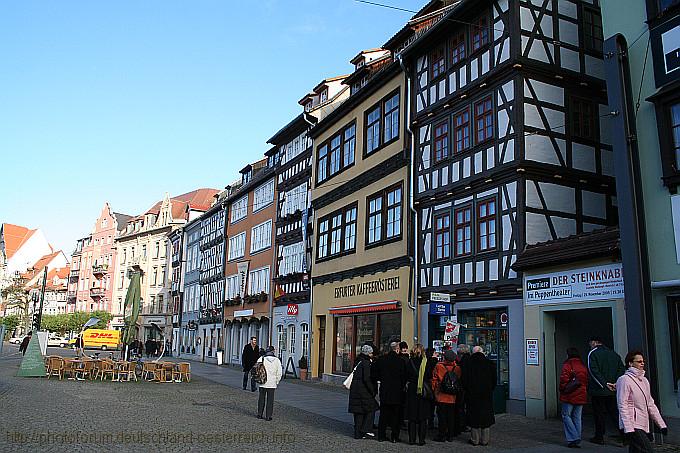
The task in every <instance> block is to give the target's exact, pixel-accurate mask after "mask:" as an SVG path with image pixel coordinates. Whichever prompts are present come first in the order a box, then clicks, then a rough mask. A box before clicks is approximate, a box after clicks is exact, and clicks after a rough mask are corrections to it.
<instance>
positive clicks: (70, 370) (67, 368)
mask: <svg viewBox="0 0 680 453" xmlns="http://www.w3.org/2000/svg"><path fill="white" fill-rule="evenodd" d="M76 364H77V361H76V360H74V359H64V368H63V375H64V376H66V375H67V374H68V378H69V379H75V378H76V372H77V371H78V369H77V368H76Z"/></svg>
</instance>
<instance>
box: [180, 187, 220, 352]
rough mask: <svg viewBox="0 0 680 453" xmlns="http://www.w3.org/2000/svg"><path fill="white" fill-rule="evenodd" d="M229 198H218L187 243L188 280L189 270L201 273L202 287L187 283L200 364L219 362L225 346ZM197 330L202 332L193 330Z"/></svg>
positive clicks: (189, 331)
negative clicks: (224, 309)
mask: <svg viewBox="0 0 680 453" xmlns="http://www.w3.org/2000/svg"><path fill="white" fill-rule="evenodd" d="M227 195H228V191H227V190H225V191H222V192H221V193H220V194H219V195H218V196H217V197H216V199H215V203H214V204H213V206H212V207H211V208H210V209H209V210H208V211H207V212H206V213H205V214H204V215H203V217H202V218H201V222H200V224H199V225H198V226H199V229H198V231H197V232H195V233H194V237H193V238H191V237H189V238H188V239H187V274H186V279H187V280H190V279H191V278H190V276H189V269H192V270H193V271H198V277H199V282H198V285H196V284H195V283H196V282H194V284H193V285H191V284H190V283H189V282H187V283H186V287H185V294H187V310H188V311H187V314H188V318H187V323H186V326H187V327H186V328H185V330H186V331H187V334H188V338H187V341H188V343H189V345H191V351H192V353H193V351H194V350H195V351H196V352H195V354H197V355H198V357H199V358H200V360H203V361H206V360H207V361H211V362H215V361H217V355H218V354H217V353H218V349H222V344H223V337H222V327H223V326H222V324H223V319H224V318H223V307H224V284H225V276H224V269H225V253H226V236H225V234H226V222H225V220H226V218H227V212H226V206H227V205H226V203H225V198H226V197H227ZM190 244H192V245H190ZM189 261H191V265H190V266H191V267H189ZM191 286H194V291H193V292H190V291H191ZM192 297H193V301H192V300H191V298H192ZM196 323H198V327H196ZM196 328H197V329H198V331H196V330H193V329H196Z"/></svg>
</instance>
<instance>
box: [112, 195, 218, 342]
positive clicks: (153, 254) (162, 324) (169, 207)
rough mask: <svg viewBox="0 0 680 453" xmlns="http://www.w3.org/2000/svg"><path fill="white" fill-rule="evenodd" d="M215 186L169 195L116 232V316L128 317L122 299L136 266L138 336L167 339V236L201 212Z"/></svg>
mask: <svg viewBox="0 0 680 453" xmlns="http://www.w3.org/2000/svg"><path fill="white" fill-rule="evenodd" d="M216 192H217V191H216V190H214V189H198V190H194V191H192V192H188V193H186V194H183V195H179V196H177V197H173V198H170V197H169V196H168V195H166V196H165V198H164V199H163V200H161V201H159V202H157V203H156V204H155V205H154V206H152V207H151V208H150V209H149V210H148V211H146V212H145V213H144V214H142V215H139V216H136V217H133V218H131V219H130V220H128V222H127V223H126V224H125V227H124V228H123V229H122V230H121V231H120V232H119V233H118V234H117V236H116V239H115V249H116V253H117V255H118V256H117V261H116V262H117V263H119V264H117V265H116V284H115V288H114V292H113V297H114V300H115V301H116V303H115V306H116V307H122V311H121V312H118V313H115V314H116V315H117V316H127V315H129V313H125V307H124V301H125V295H126V293H127V288H128V286H129V283H130V276H129V272H128V271H129V270H131V269H132V268H139V269H140V270H141V271H142V277H141V299H142V302H141V304H140V307H141V308H140V316H139V318H138V325H137V328H138V338H139V339H141V340H142V341H145V340H146V339H148V338H151V339H154V340H163V341H170V340H171V338H172V319H171V315H172V306H173V305H172V301H171V300H170V291H171V287H170V284H169V282H170V279H169V277H168V270H169V268H168V260H167V257H166V254H167V253H168V249H169V246H168V243H167V241H168V235H169V234H170V233H171V232H172V231H173V230H176V229H178V228H181V227H182V226H183V225H184V224H185V223H186V222H187V220H188V219H189V218H190V217H191V215H192V213H193V212H196V211H198V212H204V211H205V210H206V209H208V207H209V206H210V204H211V202H212V201H211V200H212V197H213V195H214V194H215V193H216Z"/></svg>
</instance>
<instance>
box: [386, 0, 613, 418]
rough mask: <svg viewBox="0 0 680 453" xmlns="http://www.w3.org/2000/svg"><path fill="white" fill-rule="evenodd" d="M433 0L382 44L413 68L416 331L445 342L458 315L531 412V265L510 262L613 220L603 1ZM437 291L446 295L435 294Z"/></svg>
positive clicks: (515, 403)
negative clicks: (527, 336) (527, 312)
mask: <svg viewBox="0 0 680 453" xmlns="http://www.w3.org/2000/svg"><path fill="white" fill-rule="evenodd" d="M436 3H437V2H434V3H430V4H429V8H433V7H435V8H436V7H438V8H440V9H438V10H434V11H422V12H421V13H420V15H417V16H416V17H415V18H414V19H413V20H411V22H410V23H409V28H410V30H403V31H402V32H401V33H400V34H398V35H396V36H395V37H394V38H393V39H392V40H391V41H390V42H389V43H388V45H387V46H388V47H392V48H395V49H399V48H403V49H404V50H402V51H399V57H400V58H401V59H402V60H403V61H404V63H405V65H406V66H407V68H408V79H409V92H410V105H411V108H412V110H411V115H410V129H411V130H412V132H413V134H414V140H413V145H414V149H413V165H414V179H413V182H414V186H415V191H414V206H415V209H416V211H417V214H416V238H417V245H416V250H415V265H416V272H417V276H418V282H417V288H418V297H419V299H420V305H419V319H420V321H421V322H420V325H421V329H420V337H421V339H422V340H423V342H424V343H427V344H428V345H431V346H432V345H436V344H437V343H433V342H438V343H439V342H443V341H444V340H445V326H446V321H453V322H456V323H458V324H459V327H461V329H460V332H459V335H458V336H457V338H455V339H453V340H452V341H454V342H458V343H459V344H460V343H466V344H470V345H481V346H483V347H484V348H485V351H486V353H487V356H488V357H489V358H490V359H491V360H493V361H495V362H496V366H497V373H498V376H497V378H498V382H499V384H500V385H499V389H498V392H501V394H499V395H497V396H496V400H497V401H499V403H500V402H501V401H502V402H504V401H506V400H507V410H509V411H511V412H516V413H525V412H526V406H527V404H528V403H527V402H526V399H527V398H530V397H531V396H529V395H527V396H525V373H524V367H523V366H521V365H519V366H517V365H514V364H522V363H524V353H525V348H524V343H523V339H524V330H525V329H524V325H523V323H524V300H523V297H522V291H523V289H522V276H521V274H519V273H517V272H516V271H515V270H514V269H513V268H512V267H511V266H512V264H513V263H514V262H515V260H516V259H517V256H518V254H519V253H520V252H521V251H522V250H523V249H524V247H525V246H526V245H529V244H535V243H539V242H545V241H549V240H556V239H559V238H564V237H568V236H571V235H575V234H580V233H583V232H589V231H593V230H596V229H599V228H603V227H606V226H609V225H613V224H616V221H617V218H616V207H615V189H614V187H615V186H614V178H613V158H612V147H611V142H610V141H609V139H608V137H609V130H608V125H609V124H608V123H607V122H606V114H607V113H608V109H607V100H606V95H605V85H604V81H603V68H604V66H603V57H602V33H601V31H602V28H601V22H600V11H599V7H598V6H597V5H595V4H593V3H592V2H581V1H570V0H565V1H559V2H554V1H545V2H542V4H541V5H537V4H535V3H527V2H522V1H513V0H494V1H490V0H489V1H482V2H480V1H466V0H461V1H460V2H455V3H453V2H439V5H436ZM555 43H559V45H556V44H555ZM432 293H437V294H436V295H433V294H432ZM435 296H436V297H435ZM442 298H443V299H444V300H450V301H451V304H449V303H444V304H439V303H437V304H436V305H435V304H434V303H433V304H430V300H431V299H435V300H437V301H439V300H440V299H442ZM433 302H434V301H433ZM442 305H443V306H442ZM440 308H441V309H442V310H441V311H440V310H439V309H440ZM579 315H580V316H587V313H586V312H580V313H579ZM603 328H604V329H607V330H609V331H610V330H612V329H613V326H612V325H611V324H610V325H608V326H604V327H603ZM600 333H602V332H600ZM439 344H441V343H439ZM502 393H505V395H503V394H502ZM502 405H503V406H505V404H502Z"/></svg>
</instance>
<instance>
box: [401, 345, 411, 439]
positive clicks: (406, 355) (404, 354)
mask: <svg viewBox="0 0 680 453" xmlns="http://www.w3.org/2000/svg"><path fill="white" fill-rule="evenodd" d="M399 357H400V358H401V359H402V360H403V361H404V370H406V367H408V363H409V361H410V360H411V353H410V352H409V350H408V343H406V342H405V341H400V342H399ZM404 385H406V384H404ZM401 396H402V398H401V406H399V427H400V428H401V429H406V413H405V412H404V411H405V409H406V387H404V391H403V392H402V394H401Z"/></svg>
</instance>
